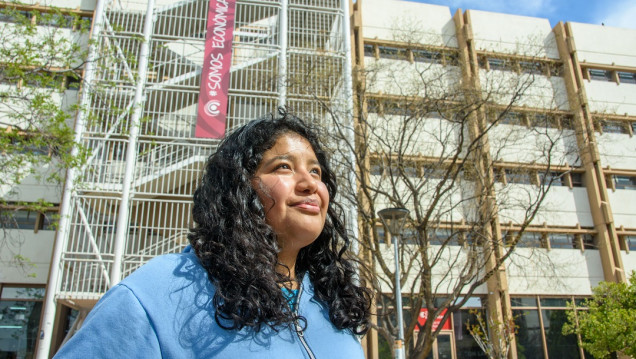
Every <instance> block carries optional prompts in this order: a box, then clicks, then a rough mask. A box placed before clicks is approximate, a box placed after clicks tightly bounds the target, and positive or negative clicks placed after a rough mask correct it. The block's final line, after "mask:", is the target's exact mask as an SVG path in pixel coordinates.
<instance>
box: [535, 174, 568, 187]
mask: <svg viewBox="0 0 636 359" xmlns="http://www.w3.org/2000/svg"><path fill="white" fill-rule="evenodd" d="M562 178H563V175H562V174H561V173H559V172H547V173H546V172H539V180H540V181H541V184H543V185H545V186H547V185H550V186H563V181H562Z"/></svg>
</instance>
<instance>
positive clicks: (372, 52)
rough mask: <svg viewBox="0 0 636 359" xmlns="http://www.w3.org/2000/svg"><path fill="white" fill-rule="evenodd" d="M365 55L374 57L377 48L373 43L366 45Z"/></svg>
mask: <svg viewBox="0 0 636 359" xmlns="http://www.w3.org/2000/svg"><path fill="white" fill-rule="evenodd" d="M364 56H369V57H374V56H375V49H374V47H373V45H368V44H367V45H364Z"/></svg>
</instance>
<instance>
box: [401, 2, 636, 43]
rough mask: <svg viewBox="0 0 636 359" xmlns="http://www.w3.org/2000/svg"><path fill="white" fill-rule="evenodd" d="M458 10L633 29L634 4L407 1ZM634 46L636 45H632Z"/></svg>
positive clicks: (552, 23) (635, 26)
mask: <svg viewBox="0 0 636 359" xmlns="http://www.w3.org/2000/svg"><path fill="white" fill-rule="evenodd" d="M411 1H417V2H423V3H429V4H438V5H445V6H448V7H450V10H451V14H454V13H455V11H456V10H457V8H461V9H462V10H466V9H473V10H485V11H492V12H501V13H506V14H514V15H524V16H534V17H542V18H546V19H548V20H550V25H552V27H554V25H556V24H557V23H558V22H559V21H563V22H566V21H571V22H583V23H588V24H596V25H601V24H604V25H605V26H614V27H623V28H630V29H636V1H635V0H411ZM635 46H636V44H635Z"/></svg>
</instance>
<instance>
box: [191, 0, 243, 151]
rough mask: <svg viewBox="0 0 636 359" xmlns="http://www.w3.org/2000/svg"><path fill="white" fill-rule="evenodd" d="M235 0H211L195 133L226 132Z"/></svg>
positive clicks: (215, 135)
mask: <svg viewBox="0 0 636 359" xmlns="http://www.w3.org/2000/svg"><path fill="white" fill-rule="evenodd" d="M234 12H235V0H210V5H209V7H208V24H207V32H206V36H205V50H204V57H203V69H202V70H201V88H200V90H199V105H198V107H197V124H196V128H195V131H194V136H195V137H199V138H222V137H223V136H224V135H225V122H226V114H227V102H228V94H227V91H228V87H229V84H230V66H232V37H233V33H234Z"/></svg>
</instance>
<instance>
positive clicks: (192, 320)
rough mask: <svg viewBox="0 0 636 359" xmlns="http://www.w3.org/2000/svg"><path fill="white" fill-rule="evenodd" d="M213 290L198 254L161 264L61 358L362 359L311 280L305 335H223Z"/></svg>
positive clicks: (132, 280) (111, 297) (89, 322)
mask: <svg viewBox="0 0 636 359" xmlns="http://www.w3.org/2000/svg"><path fill="white" fill-rule="evenodd" d="M213 296H214V287H213V286H212V283H211V282H210V281H209V280H208V275H207V272H206V271H205V269H204V268H203V267H202V266H201V264H200V263H199V260H198V258H197V257H196V256H195V255H194V253H193V252H192V251H186V252H184V253H181V254H169V255H164V256H160V257H157V258H155V259H153V260H151V261H150V262H148V263H147V264H146V265H144V266H143V267H141V268H139V269H138V270H137V271H135V272H134V273H133V274H131V275H130V276H129V277H128V278H126V279H124V280H123V281H122V282H120V283H119V284H117V285H116V286H115V287H113V288H112V289H111V290H109V291H108V292H107V293H106V294H105V295H104V296H103V297H102V299H101V300H100V301H99V302H98V303H97V304H96V305H95V307H94V308H93V310H92V311H91V312H90V314H89V315H88V317H87V318H86V320H85V321H84V323H83V325H82V328H81V329H80V330H79V331H78V332H77V333H76V334H75V335H74V336H73V337H72V338H71V339H70V340H69V341H68V342H67V343H66V344H65V345H64V346H63V347H62V348H61V349H60V351H59V352H58V353H57V354H56V355H55V358H232V359H235V358H275V359H283V358H363V357H364V354H363V352H362V348H361V346H360V343H359V341H358V340H357V338H356V337H355V336H354V335H353V334H352V333H351V332H350V331H349V330H338V329H337V328H336V327H334V326H333V324H332V323H331V321H330V320H329V311H328V307H327V306H326V305H325V304H324V303H323V302H321V301H320V300H318V298H316V297H314V290H313V285H312V283H311V281H310V280H309V277H308V276H307V275H305V277H304V278H303V282H302V284H301V289H300V293H299V298H298V311H299V314H300V315H302V316H303V317H304V318H306V320H307V322H306V328H305V329H304V330H303V331H301V332H297V331H296V330H294V329H292V328H290V327H289V326H286V327H282V328H279V329H278V331H275V330H273V329H271V328H270V327H268V326H264V327H262V328H261V331H260V332H258V333H256V332H254V331H253V330H251V329H249V328H244V329H242V330H232V331H230V330H225V329H223V328H221V327H219V326H218V324H217V323H216V321H215V320H214V307H213V305H212V297H213Z"/></svg>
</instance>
